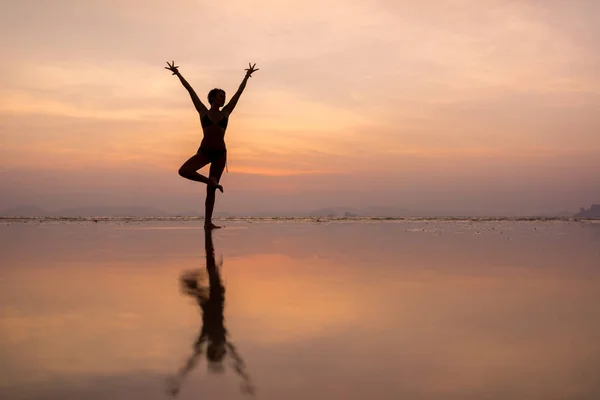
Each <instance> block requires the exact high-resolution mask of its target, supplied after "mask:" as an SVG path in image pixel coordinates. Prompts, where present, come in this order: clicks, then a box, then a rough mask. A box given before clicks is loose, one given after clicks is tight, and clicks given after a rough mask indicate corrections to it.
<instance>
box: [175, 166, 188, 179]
mask: <svg viewBox="0 0 600 400" xmlns="http://www.w3.org/2000/svg"><path fill="white" fill-rule="evenodd" d="M190 172H191V171H190V170H189V169H187V168H184V167H181V168H179V171H177V173H178V174H179V176H181V177H182V178H187V177H188V176H190Z"/></svg>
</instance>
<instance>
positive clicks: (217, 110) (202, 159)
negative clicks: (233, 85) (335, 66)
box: [165, 61, 258, 229]
mask: <svg viewBox="0 0 600 400" xmlns="http://www.w3.org/2000/svg"><path fill="white" fill-rule="evenodd" d="M167 65H168V66H167V67H165V68H166V69H168V70H169V71H171V72H173V75H177V77H178V78H179V80H180V81H181V83H182V85H183V86H184V87H185V88H186V89H187V91H188V92H189V94H190V97H191V98H192V102H193V103H194V106H195V107H196V110H197V111H198V114H200V123H201V125H202V131H203V134H204V137H203V138H202V142H201V143H200V148H198V152H197V153H196V154H194V155H193V156H192V157H190V158H189V159H188V160H187V161H186V162H185V163H183V165H182V166H181V168H179V175H181V176H182V177H184V178H187V179H190V180H192V181H196V182H202V183H205V184H206V202H205V214H204V226H205V227H206V228H210V229H213V228H219V226H217V225H215V224H213V223H212V214H213V209H214V207H215V193H216V190H217V189H219V190H220V191H221V192H223V186H221V185H220V184H219V180H220V179H221V175H222V174H223V170H224V169H225V165H226V162H227V149H226V148H225V129H227V122H228V119H229V115H230V114H231V112H232V111H233V109H234V108H235V105H236V104H237V102H238V100H239V98H240V96H241V94H242V92H243V91H244V88H245V87H246V82H247V81H248V78H250V77H251V76H252V74H253V73H254V72H256V71H258V68H256V69H255V68H254V67H255V66H256V64H254V65H248V66H249V68H246V76H245V77H244V79H243V80H242V83H241V84H240V87H239V88H238V90H237V92H236V93H235V94H234V95H233V97H232V98H231V100H230V101H229V103H227V105H225V91H224V90H222V89H213V90H211V91H210V92H208V103H209V105H210V109H208V108H206V106H205V105H204V104H203V103H202V101H200V98H198V95H197V94H196V92H195V91H194V89H192V86H190V84H189V83H188V82H187V81H186V80H185V79H184V78H183V76H181V74H180V73H179V70H178V68H179V67H178V66H176V65H175V62H174V61H173V62H172V63H171V64H169V62H167ZM221 107H222V109H221ZM207 164H210V171H209V173H208V177H206V176H204V175H200V174H199V173H198V170H199V169H201V168H203V167H204V166H205V165H207Z"/></svg>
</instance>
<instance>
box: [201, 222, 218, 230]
mask: <svg viewBox="0 0 600 400" xmlns="http://www.w3.org/2000/svg"><path fill="white" fill-rule="evenodd" d="M204 229H221V227H220V226H219V225H215V224H213V223H212V222H205V223H204Z"/></svg>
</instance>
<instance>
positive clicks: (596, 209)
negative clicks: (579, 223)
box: [575, 204, 600, 218]
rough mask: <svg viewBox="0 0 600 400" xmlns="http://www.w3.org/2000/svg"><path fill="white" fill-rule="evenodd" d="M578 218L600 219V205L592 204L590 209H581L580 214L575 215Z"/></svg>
mask: <svg viewBox="0 0 600 400" xmlns="http://www.w3.org/2000/svg"><path fill="white" fill-rule="evenodd" d="M575 217H578V218H600V204H592V206H591V207H590V208H588V209H585V208H583V207H581V208H580V209H579V212H578V213H577V214H575Z"/></svg>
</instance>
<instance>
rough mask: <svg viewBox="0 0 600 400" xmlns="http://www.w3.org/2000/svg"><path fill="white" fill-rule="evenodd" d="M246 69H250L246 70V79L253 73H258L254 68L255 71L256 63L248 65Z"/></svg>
mask: <svg viewBox="0 0 600 400" xmlns="http://www.w3.org/2000/svg"><path fill="white" fill-rule="evenodd" d="M248 67H250V68H246V76H248V77H250V76H252V73H253V72H256V71H258V68H256V69H255V68H254V67H256V63H254V65H252V64H250V63H248Z"/></svg>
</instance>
